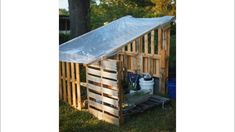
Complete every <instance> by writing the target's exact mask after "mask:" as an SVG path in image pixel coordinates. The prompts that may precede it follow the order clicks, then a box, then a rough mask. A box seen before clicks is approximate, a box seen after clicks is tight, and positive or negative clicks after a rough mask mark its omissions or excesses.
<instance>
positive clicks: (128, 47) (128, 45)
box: [127, 43, 131, 52]
mask: <svg viewBox="0 0 235 132" xmlns="http://www.w3.org/2000/svg"><path fill="white" fill-rule="evenodd" d="M127 52H131V43H129V44H127Z"/></svg>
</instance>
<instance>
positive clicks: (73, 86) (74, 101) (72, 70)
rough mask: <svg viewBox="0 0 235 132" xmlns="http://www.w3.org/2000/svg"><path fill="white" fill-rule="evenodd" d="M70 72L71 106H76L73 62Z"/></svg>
mask: <svg viewBox="0 0 235 132" xmlns="http://www.w3.org/2000/svg"><path fill="white" fill-rule="evenodd" d="M71 74H72V99H73V106H74V107H76V106H77V102H76V101H77V100H76V90H75V72H74V63H72V62H71Z"/></svg>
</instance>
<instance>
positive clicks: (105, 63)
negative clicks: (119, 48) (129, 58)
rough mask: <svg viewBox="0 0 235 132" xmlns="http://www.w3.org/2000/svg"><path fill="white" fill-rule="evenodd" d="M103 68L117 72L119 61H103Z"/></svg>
mask: <svg viewBox="0 0 235 132" xmlns="http://www.w3.org/2000/svg"><path fill="white" fill-rule="evenodd" d="M101 63H102V68H103V69H105V70H110V71H117V65H116V63H117V61H116V60H103V61H101Z"/></svg>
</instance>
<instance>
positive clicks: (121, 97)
mask: <svg viewBox="0 0 235 132" xmlns="http://www.w3.org/2000/svg"><path fill="white" fill-rule="evenodd" d="M117 68H118V76H117V78H118V90H119V91H118V99H119V101H118V109H119V124H123V123H124V117H123V109H122V103H123V102H124V92H123V84H122V80H123V71H122V69H123V63H122V62H120V61H119V62H118V63H117Z"/></svg>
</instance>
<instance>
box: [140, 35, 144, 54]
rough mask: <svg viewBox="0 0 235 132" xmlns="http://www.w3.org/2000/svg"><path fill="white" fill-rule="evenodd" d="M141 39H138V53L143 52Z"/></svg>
mask: <svg viewBox="0 0 235 132" xmlns="http://www.w3.org/2000/svg"><path fill="white" fill-rule="evenodd" d="M142 39H143V37H140V38H139V53H142V52H143V41H142Z"/></svg>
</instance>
